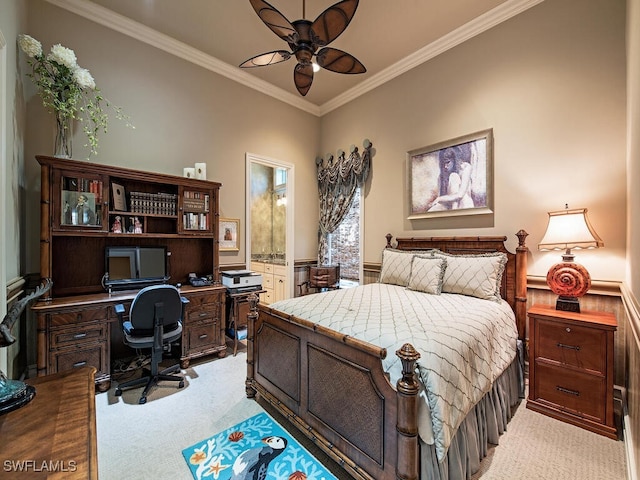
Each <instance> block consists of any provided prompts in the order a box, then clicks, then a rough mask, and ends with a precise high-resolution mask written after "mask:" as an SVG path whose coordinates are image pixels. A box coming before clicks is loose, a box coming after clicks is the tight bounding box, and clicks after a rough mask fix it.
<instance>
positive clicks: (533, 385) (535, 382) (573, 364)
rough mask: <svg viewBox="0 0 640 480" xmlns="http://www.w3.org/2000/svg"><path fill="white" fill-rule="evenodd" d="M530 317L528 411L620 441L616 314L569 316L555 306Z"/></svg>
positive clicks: (540, 308)
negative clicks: (616, 415) (616, 402)
mask: <svg viewBox="0 0 640 480" xmlns="http://www.w3.org/2000/svg"><path fill="white" fill-rule="evenodd" d="M528 315H529V339H530V351H529V359H530V361H529V398H528V399H527V408H530V409H531V410H535V411H537V412H541V413H544V414H546V415H549V416H550V417H553V418H556V419H558V420H562V421H564V422H567V423H571V424H573V425H577V426H579V427H582V428H585V429H587V430H591V431H592V432H596V433H599V434H602V435H605V436H607V437H610V438H617V432H616V427H615V421H614V415H613V358H614V357H613V354H614V352H613V347H614V338H613V336H614V333H615V331H616V327H617V323H616V318H615V315H613V314H612V313H607V312H594V311H590V312H589V311H585V312H582V313H574V312H564V311H560V310H556V309H555V308H554V307H553V306H549V305H534V306H533V307H532V308H531V309H530V310H529V312H528Z"/></svg>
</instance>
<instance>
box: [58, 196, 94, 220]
mask: <svg viewBox="0 0 640 480" xmlns="http://www.w3.org/2000/svg"><path fill="white" fill-rule="evenodd" d="M99 220H100V219H99V218H98V215H96V194H95V193H93V192H74V191H70V190H63V191H62V216H61V218H60V224H61V225H77V226H83V227H84V226H97V225H100V222H99Z"/></svg>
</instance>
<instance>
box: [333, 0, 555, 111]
mask: <svg viewBox="0 0 640 480" xmlns="http://www.w3.org/2000/svg"><path fill="white" fill-rule="evenodd" d="M543 1H544V0H508V1H506V2H505V3H503V4H502V5H499V6H497V7H495V8H493V9H491V10H489V11H488V12H486V13H484V14H483V15H480V16H479V17H477V18H474V19H473V20H471V21H470V22H467V23H465V24H464V25H462V26H461V27H458V28H457V29H455V30H453V31H452V32H450V33H448V34H447V35H444V36H442V37H440V38H439V39H438V40H436V41H434V42H431V43H430V44H428V45H426V46H424V47H423V48H421V49H420V50H417V51H416V52H414V53H412V54H411V55H408V56H406V57H405V58H403V59H402V60H400V61H398V62H396V63H394V64H393V65H391V66H390V67H387V68H385V69H384V70H382V71H381V72H380V73H377V74H375V75H373V76H371V77H369V78H368V79H366V80H365V81H363V82H361V83H359V84H358V85H356V86H355V87H353V88H351V89H349V90H347V91H346V92H344V93H342V94H340V95H338V96H337V97H335V98H333V99H332V100H329V101H328V102H326V103H324V104H322V105H321V106H320V116H322V115H325V114H326V113H329V112H331V111H332V110H335V109H336V108H338V107H341V106H342V105H345V104H346V103H349V102H350V101H352V100H354V99H356V98H357V97H359V96H361V95H364V94H365V93H367V92H369V91H371V90H373V89H374V88H377V87H379V86H380V85H382V84H384V83H386V82H388V81H390V80H392V79H394V78H396V77H398V76H400V75H402V74H403V73H405V72H408V71H409V70H411V69H413V68H416V67H417V66H419V65H422V64H423V63H425V62H427V61H429V60H431V59H432V58H434V57H436V56H438V55H440V54H441V53H444V52H446V51H447V50H450V49H451V48H453V47H455V46H457V45H459V44H461V43H463V42H465V41H467V40H469V39H470V38H473V37H475V36H476V35H479V34H481V33H482V32H485V31H486V30H489V29H490V28H492V27H495V26H496V25H498V24H500V23H502V22H504V21H505V20H508V19H510V18H511V17H514V16H516V15H518V14H520V13H522V12H524V11H525V10H528V9H529V8H531V7H533V6H535V5H537V4H539V3H542V2H543Z"/></svg>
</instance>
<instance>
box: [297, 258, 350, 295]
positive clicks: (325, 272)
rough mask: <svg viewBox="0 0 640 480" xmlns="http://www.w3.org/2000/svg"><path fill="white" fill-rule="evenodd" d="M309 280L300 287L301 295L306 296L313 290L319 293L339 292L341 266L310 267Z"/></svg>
mask: <svg viewBox="0 0 640 480" xmlns="http://www.w3.org/2000/svg"><path fill="white" fill-rule="evenodd" d="M307 272H308V278H309V279H308V280H307V281H305V282H302V283H301V284H300V285H298V286H299V287H300V295H306V294H307V293H309V292H310V290H311V289H312V288H313V289H315V290H316V291H317V292H324V291H326V290H337V289H339V288H340V264H337V265H324V266H311V265H310V266H309V267H308V269H307Z"/></svg>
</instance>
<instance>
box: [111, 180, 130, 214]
mask: <svg viewBox="0 0 640 480" xmlns="http://www.w3.org/2000/svg"><path fill="white" fill-rule="evenodd" d="M111 192H112V194H113V209H114V210H118V211H120V212H125V211H126V210H127V197H126V190H125V189H124V187H123V186H122V185H120V184H119V183H115V182H112V183H111Z"/></svg>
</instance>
